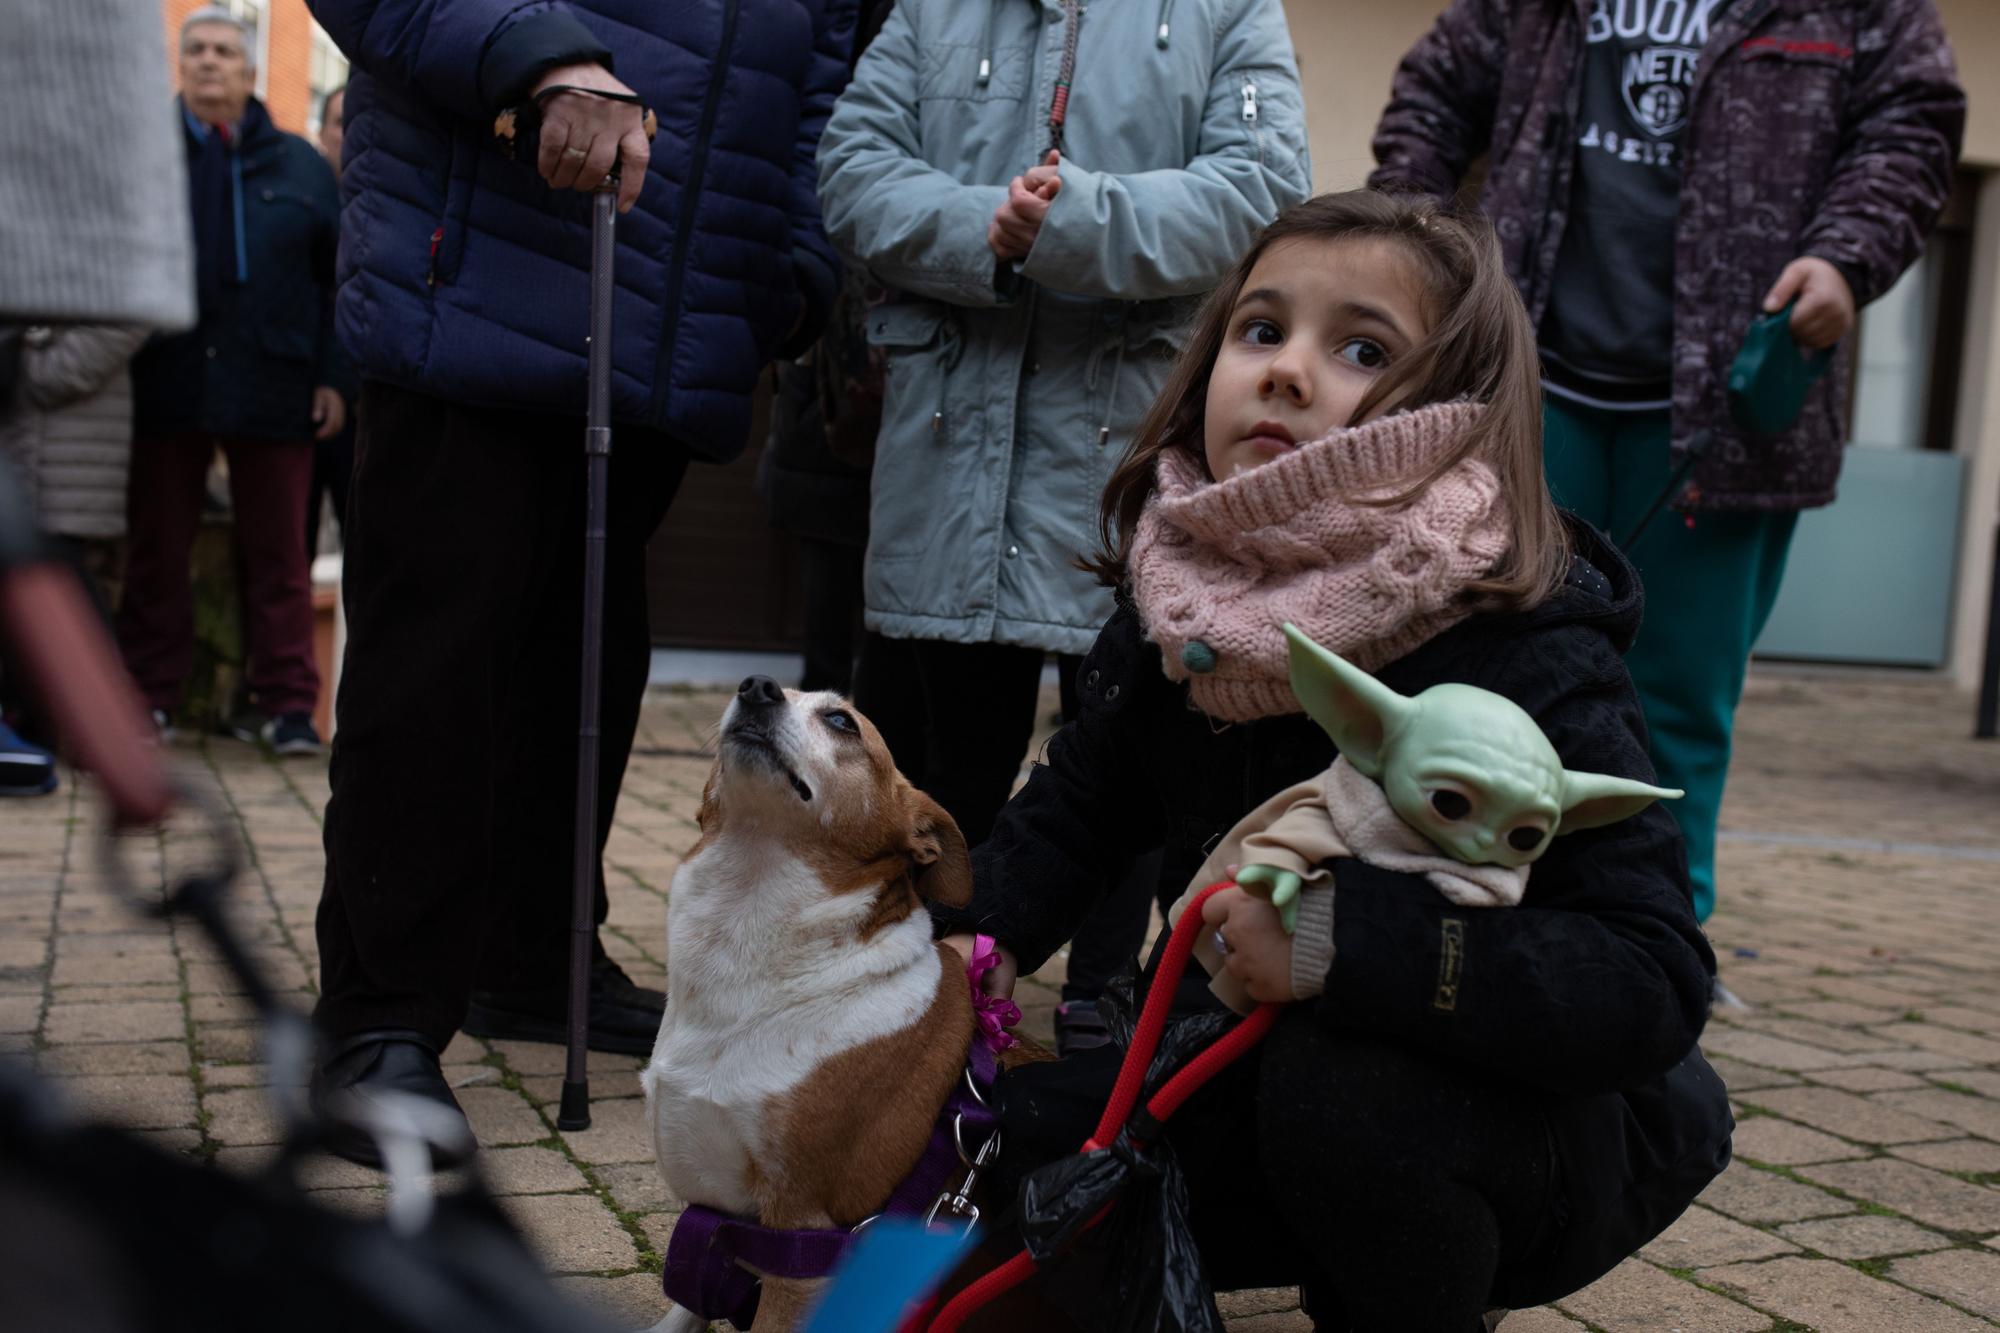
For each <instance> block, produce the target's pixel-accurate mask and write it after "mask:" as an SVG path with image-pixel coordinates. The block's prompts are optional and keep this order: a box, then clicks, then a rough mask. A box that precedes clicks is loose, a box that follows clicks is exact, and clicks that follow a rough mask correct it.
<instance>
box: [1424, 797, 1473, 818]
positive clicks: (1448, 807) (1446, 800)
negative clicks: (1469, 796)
mask: <svg viewBox="0 0 2000 1333" xmlns="http://www.w3.org/2000/svg"><path fill="white" fill-rule="evenodd" d="M1431 809H1433V810H1435V811H1437V812H1438V813H1439V814H1441V815H1443V816H1444V817H1445V818H1446V819H1463V818H1465V817H1466V816H1467V815H1469V814H1471V813H1472V802H1471V801H1468V800H1466V799H1465V794H1464V793H1463V792H1455V791H1434V792H1432V793H1431Z"/></svg>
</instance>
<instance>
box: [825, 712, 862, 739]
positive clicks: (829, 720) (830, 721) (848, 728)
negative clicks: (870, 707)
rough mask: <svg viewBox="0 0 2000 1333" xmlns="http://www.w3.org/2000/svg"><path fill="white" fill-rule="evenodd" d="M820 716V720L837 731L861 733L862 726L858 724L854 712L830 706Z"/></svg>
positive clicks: (853, 734)
mask: <svg viewBox="0 0 2000 1333" xmlns="http://www.w3.org/2000/svg"><path fill="white" fill-rule="evenodd" d="M819 718H820V721H822V722H824V723H826V724H827V725H828V726H829V727H832V728H833V729H834V730H835V731H844V732H846V733H847V734H848V735H850V736H859V735H860V734H861V728H860V727H859V726H858V725H856V723H855V721H854V714H852V713H848V712H843V711H842V710H841V709H838V708H829V709H827V710H826V711H825V712H824V713H821V714H820V715H819Z"/></svg>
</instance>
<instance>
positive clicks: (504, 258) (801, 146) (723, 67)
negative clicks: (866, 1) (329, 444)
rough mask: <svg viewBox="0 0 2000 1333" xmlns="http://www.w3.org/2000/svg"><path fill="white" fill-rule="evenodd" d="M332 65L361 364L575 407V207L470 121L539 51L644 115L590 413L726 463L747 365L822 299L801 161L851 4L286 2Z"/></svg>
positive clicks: (369, 374) (347, 291) (815, 209)
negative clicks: (648, 137)
mask: <svg viewBox="0 0 2000 1333" xmlns="http://www.w3.org/2000/svg"><path fill="white" fill-rule="evenodd" d="M310 3H311V8H312V11H313V14H314V16H315V17H317V18H318V19H319V21H320V23H321V24H322V25H324V26H325V28H326V29H327V31H328V32H329V33H331V34H332V36H333V38H334V40H335V41H336V42H337V43H339V45H340V48H341V49H342V50H343V51H344V52H346V53H347V56H348V58H349V60H351V61H352V62H353V64H354V66H355V74H354V78H353V81H352V83H351V84H350V85H349V88H348V94H347V98H346V117H347V136H346V148H345V173H344V176H343V178H342V185H343V189H344V191H345V193H346V208H345V211H344V213H343V216H342V223H341V225H342V230H341V246H340V284H341V285H340V296H339V307H338V324H339V331H340V337H341V341H342V343H343V345H344V346H345V347H346V348H347V349H348V351H349V354H350V355H351V356H352V357H353V359H354V360H355V361H356V362H357V363H358V365H359V367H360V371H361V374H362V376H363V377H364V378H369V379H379V380H385V381H388V382H390V383H393V384H398V385H402V386H404V387H406V388H411V389H416V390H419V391H421V392H425V393H430V394H435V395H437V396H439V397H442V398H448V399H450V400H452V401H455V402H461V403H469V404H474V405H480V406H488V407H502V408H505V407H519V408H532V409H539V410H544V411H548V410H554V411H564V410H574V411H575V412H577V413H578V414H579V415H581V413H582V411H583V404H584V368H585V352H586V348H585V342H584V337H585V325H586V322H587V318H588V309H589V293H588V271H589V237H590V222H589V208H590V201H589V197H588V196H587V195H583V194H579V193H576V192H574V191H568V190H565V191H554V190H550V189H549V188H548V187H547V186H546V185H544V184H543V182H542V180H541V178H540V177H539V176H538V175H537V174H536V173H535V169H534V164H533V161H532V160H531V159H530V160H526V161H521V162H516V161H512V160H510V159H509V158H508V157H507V156H506V155H505V154H503V153H502V152H501V151H499V149H498V147H497V146H496V143H495V140H494V139H493V134H492V125H493V117H494V113H495V112H496V111H497V110H499V109H500V108H502V107H505V106H510V105H513V104H515V103H516V102H518V101H519V100H521V99H522V98H523V97H524V96H525V95H526V94H527V92H528V90H529V89H530V88H531V87H532V86H533V84H534V82H535V81H536V79H537V78H538V76H539V75H540V74H541V73H543V72H545V71H546V70H548V69H550V68H553V67H555V66H557V65H562V64H568V63H572V62H576V61H583V60H596V61H599V62H600V63H603V64H605V65H607V66H609V67H610V68H611V69H612V70H613V72H614V73H616V74H617V76H618V77H619V78H620V79H622V80H623V81H624V82H625V83H626V84H627V85H628V86H629V87H631V88H632V89H633V90H634V91H635V92H637V93H638V94H639V95H640V96H641V97H642V98H644V99H645V101H646V104H647V105H648V106H650V107H652V108H653V109H654V110H655V111H656V112H657V113H658V115H659V135H658V137H657V138H656V139H655V140H654V143H653V157H652V163H651V166H650V168H649V170H648V172H647V180H646V187H645V189H644V191H643V192H642V193H641V194H640V196H639V202H638V204H637V206H636V207H635V208H634V209H633V210H632V211H631V212H630V213H628V214H626V215H625V216H623V217H622V218H620V219H619V223H618V241H619V245H618V299H617V301H616V304H615V306H614V310H613V339H612V343H613V349H614V359H613V367H614V369H613V374H612V386H611V390H612V410H613V414H614V416H615V417H616V418H617V419H618V420H619V421H620V422H622V423H628V424H639V425H645V426H651V427H657V428H660V429H663V430H665V431H666V432H668V433H669V434H670V435H672V436H673V437H674V438H675V439H676V440H678V441H679V442H680V443H681V444H683V445H684V446H685V447H686V448H687V449H688V450H689V451H690V452H691V453H692V454H693V455H694V456H696V457H698V458H704V459H711V460H716V461H726V460H727V459H729V458H730V457H732V456H734V455H735V454H736V453H738V452H739V451H740V450H741V449H742V448H743V445H744V443H745V436H746V435H747V433H748V429H749V410H750V409H749V400H750V390H751V388H752V386H753V385H754V383H755V381H756V377H757V373H758V371H759V369H760V368H761V367H762V366H763V365H764V364H765V363H766V362H768V361H769V360H770V359H771V358H772V357H773V356H776V355H779V354H781V353H784V352H787V351H789V350H791V349H790V348H789V347H787V346H785V345H784V344H785V343H786V333H787V331H788V330H790V329H792V328H793V325H794V323H795V321H797V320H799V319H800V317H801V316H803V318H804V323H803V325H802V326H801V327H800V328H799V330H798V334H797V336H796V337H795V338H794V339H793V340H792V341H793V343H794V344H795V345H796V346H797V347H798V348H800V349H802V348H803V347H804V346H805V345H806V344H807V343H808V342H809V341H810V339H811V338H812V337H813V336H814V335H815V334H816V333H817V328H818V325H819V323H820V322H821V320H822V318H823V316H824V313H825V311H826V309H827V307H828V305H829V304H830V302H831V300H832V295H833V288H834V280H835V276H836V273H837V271H838V270H837V267H836V260H835V258H834V255H833V251H832V248H831V247H830V246H829V245H828V243H827V240H826V236H825V233H824V231H823V230H822V228H821V225H820V215H819V204H818V199H817V192H816V181H815V168H814V151H815V147H816V144H817V141H818V138H819V132H820V130H821V128H822V127H823V126H824V125H825V123H826V118H827V114H828V112H829V111H830V110H831V108H832V106H833V100H834V98H835V96H836V95H838V93H839V92H840V89H841V85H842V84H843V83H844V82H845V81H846V78H847V70H848V63H847V56H848V47H849V44H850V42H851V41H852V38H853V30H854V20H855V9H856V0H676V2H675V3H671V4H669V3H661V2H660V0H576V3H572V4H560V3H552V2H551V0H528V2H527V3H523V0H453V3H450V4H438V3H434V2H433V0H310Z"/></svg>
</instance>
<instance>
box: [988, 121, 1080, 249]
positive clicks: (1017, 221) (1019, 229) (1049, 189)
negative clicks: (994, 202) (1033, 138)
mask: <svg viewBox="0 0 2000 1333" xmlns="http://www.w3.org/2000/svg"><path fill="white" fill-rule="evenodd" d="M1061 164H1062V157H1061V155H1060V154H1058V153H1057V152H1056V150H1055V149H1053V148H1051V149H1050V150H1049V154H1048V156H1047V157H1045V158H1043V159H1042V162H1041V165H1040V166H1036V167H1030V168H1029V169H1028V172H1027V174H1026V175H1023V176H1016V177H1015V178H1014V179H1013V180H1012V181H1011V182H1009V183H1008V186H1007V201H1006V202H1005V203H1003V204H1001V205H1000V207H999V208H997V209H995V210H994V211H993V221H992V222H990V223H988V224H987V227H986V244H987V245H988V246H989V247H990V248H991V249H992V251H993V253H994V254H996V255H998V256H1000V258H1002V259H1020V258H1021V257H1023V256H1024V255H1026V254H1027V253H1028V251H1029V250H1031V249H1033V248H1034V245H1035V238H1036V237H1037V236H1039V235H1041V231H1042V221H1043V219H1045V218H1047V217H1048V215H1049V205H1050V204H1052V203H1054V202H1055V197H1056V195H1058V194H1059V193H1061V192H1062V177H1061V175H1060V174H1059V173H1060V171H1061Z"/></svg>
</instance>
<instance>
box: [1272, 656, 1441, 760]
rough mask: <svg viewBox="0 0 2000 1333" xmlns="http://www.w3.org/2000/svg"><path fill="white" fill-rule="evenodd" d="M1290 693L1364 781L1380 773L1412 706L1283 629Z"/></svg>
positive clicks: (1389, 690) (1407, 701) (1377, 682)
mask: <svg viewBox="0 0 2000 1333" xmlns="http://www.w3.org/2000/svg"><path fill="white" fill-rule="evenodd" d="M1285 638H1286V639H1287V640H1288V641H1289V642H1290V644H1291V664H1292V693H1293V694H1295V695H1297V696H1298V700H1299V703H1300V704H1302V705H1303V706H1304V707H1305V710H1306V714H1307V716H1309V717H1311V718H1312V720H1313V721H1315V722H1317V723H1319V724H1320V726H1321V727H1322V728H1323V729H1324V730H1325V731H1326V734H1327V735H1329V736H1331V737H1333V743H1334V744H1335V745H1336V746H1338V747H1339V748H1340V753H1341V755H1342V756H1343V757H1345V758H1346V760H1347V762H1348V763H1350V764H1352V765H1354V766H1355V767H1356V768H1357V769H1359V770H1360V771H1361V772H1362V773H1363V774H1365V775H1366V776H1368V777H1371V778H1372V777H1377V776H1380V774H1381V772H1382V747H1383V743H1384V742H1385V741H1386V740H1387V739H1388V737H1389V735H1390V733H1392V732H1393V731H1394V730H1395V729H1396V724H1397V723H1398V722H1399V721H1401V720H1402V719H1404V718H1406V717H1408V716H1409V715H1410V713H1411V712H1412V711H1413V710H1414V709H1415V707H1416V705H1415V704H1413V703H1411V702H1410V701H1409V700H1408V699H1406V698H1404V697H1403V696H1402V695H1400V694H1398V693H1396V692H1395V691H1394V690H1392V689H1390V688H1389V687H1388V686H1387V685H1384V684H1383V683H1382V682H1381V681H1379V680H1377V679H1375V677H1373V676H1371V675H1369V674H1368V673H1367V672H1366V671H1363V670H1362V669H1361V668H1360V667H1358V666H1355V665H1354V664H1353V663H1352V662H1348V661H1345V660H1343V659H1342V658H1341V657H1340V656H1339V655H1338V654H1336V653H1333V652H1330V651H1328V650H1327V649H1325V648H1322V647H1320V646H1319V645H1318V644H1316V643H1314V642H1313V641H1312V640H1311V639H1308V638H1307V637H1306V636H1305V635H1304V634H1302V633H1300V631H1299V628H1298V626H1296V625H1286V626H1285Z"/></svg>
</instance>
